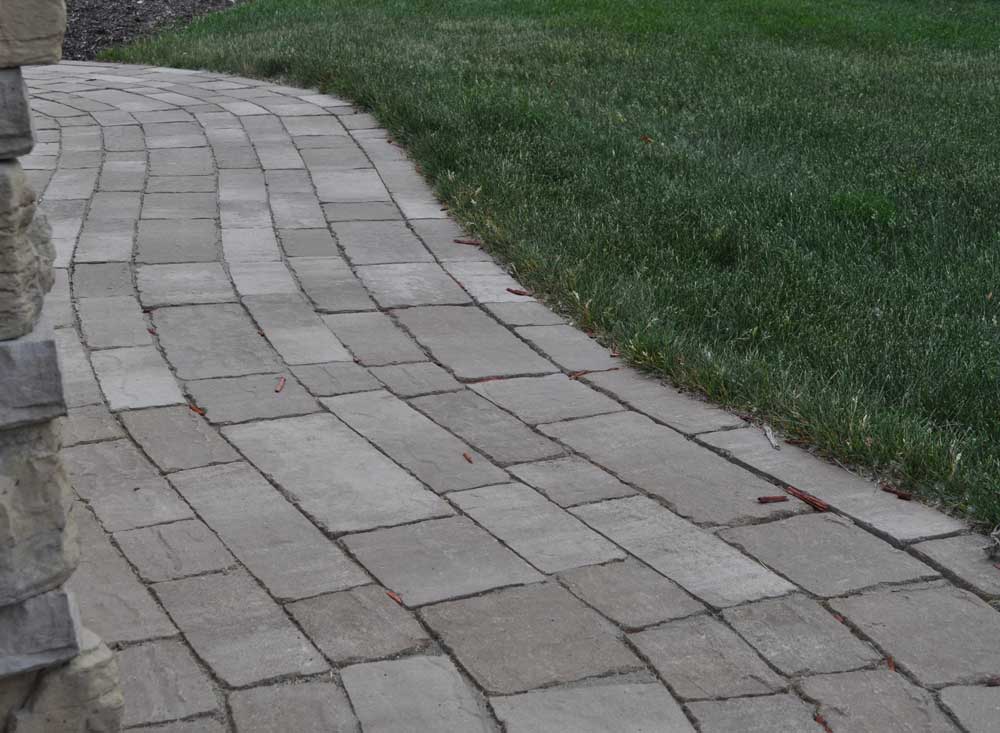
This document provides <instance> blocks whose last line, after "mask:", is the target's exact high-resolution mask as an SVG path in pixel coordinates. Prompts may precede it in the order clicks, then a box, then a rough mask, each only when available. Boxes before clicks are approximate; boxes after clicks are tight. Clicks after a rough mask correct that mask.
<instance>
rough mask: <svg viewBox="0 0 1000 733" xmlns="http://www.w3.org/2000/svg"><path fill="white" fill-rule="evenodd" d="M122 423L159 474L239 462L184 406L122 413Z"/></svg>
mask: <svg viewBox="0 0 1000 733" xmlns="http://www.w3.org/2000/svg"><path fill="white" fill-rule="evenodd" d="M121 419H122V422H124V423H125V427H126V429H127V430H128V431H129V434H130V435H131V436H132V438H133V439H134V440H135V441H136V442H137V443H139V445H141V446H142V449H143V450H144V451H145V452H146V454H147V455H148V456H149V457H150V458H152V459H153V462H154V463H156V465H157V466H159V467H160V469H161V470H162V471H168V472H169V471H179V470H181V469H184V468H197V467H198V466H207V465H209V464H210V463H228V462H229V461H235V460H239V455H238V454H237V453H236V451H234V450H233V449H232V448H231V447H230V446H229V444H228V443H226V441H224V440H223V439H222V438H221V437H219V434H218V433H216V432H215V431H214V430H212V429H211V428H210V427H209V426H208V425H206V424H205V421H204V420H203V419H202V418H200V417H198V415H196V414H195V413H194V412H192V411H191V409H190V408H188V407H187V406H180V407H160V408H155V409H152V410H135V411H129V412H123V413H122V414H121Z"/></svg>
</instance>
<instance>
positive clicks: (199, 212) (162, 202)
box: [142, 193, 219, 219]
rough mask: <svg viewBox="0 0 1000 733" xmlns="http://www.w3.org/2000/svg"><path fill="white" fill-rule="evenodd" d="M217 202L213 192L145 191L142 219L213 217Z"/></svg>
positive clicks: (215, 212)
mask: <svg viewBox="0 0 1000 733" xmlns="http://www.w3.org/2000/svg"><path fill="white" fill-rule="evenodd" d="M218 207H219V203H218V201H217V200H216V197H215V194H214V193H147V194H146V196H145V197H144V198H143V200H142V218H143V219H214V218H215V217H216V216H218Z"/></svg>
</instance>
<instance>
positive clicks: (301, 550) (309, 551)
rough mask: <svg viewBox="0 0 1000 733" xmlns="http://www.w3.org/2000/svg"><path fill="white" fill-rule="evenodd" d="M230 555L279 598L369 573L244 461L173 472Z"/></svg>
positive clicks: (340, 585) (324, 589)
mask: <svg viewBox="0 0 1000 733" xmlns="http://www.w3.org/2000/svg"><path fill="white" fill-rule="evenodd" d="M170 482H171V483H172V484H173V485H174V486H175V487H176V488H177V490H178V491H179V492H180V493H181V495H182V496H184V498H185V499H187V500H188V501H189V502H190V503H191V505H192V506H193V507H194V508H195V510H196V511H197V512H198V514H199V516H201V518H202V519H203V520H204V521H205V522H206V523H207V524H208V526H209V527H211V528H212V529H213V530H214V531H215V532H217V533H218V535H219V537H220V538H221V539H222V540H223V541H224V542H225V543H226V545H227V546H228V547H229V549H230V550H232V552H233V554H235V555H236V557H238V558H239V560H240V561H241V562H242V563H243V564H244V565H245V566H246V567H247V569H248V570H250V572H252V573H253V574H254V575H255V576H256V577H257V578H258V579H260V582H261V583H263V584H264V587H266V588H267V589H268V590H269V591H270V592H271V594H272V595H274V596H275V597H277V598H280V599H296V598H304V597H308V596H313V595H318V594H320V593H330V592H332V591H339V590H344V589H346V588H351V587H354V586H356V585H361V584H363V583H366V582H368V576H367V575H365V573H364V572H363V571H362V570H361V568H359V567H358V566H357V565H356V564H355V563H354V562H352V561H351V560H350V558H348V557H347V555H345V554H344V552H343V551H342V550H341V549H340V548H339V547H337V546H336V545H335V544H334V543H333V542H331V541H330V540H329V539H327V538H326V537H324V536H323V533H322V532H320V531H319V530H318V529H317V528H316V527H315V526H313V525H312V524H311V523H310V522H309V520H308V519H306V518H305V517H304V516H302V513H301V512H299V511H298V509H296V508H295V507H294V506H293V505H292V504H291V503H290V502H289V501H288V500H287V499H285V497H283V496H282V495H281V494H280V493H278V491H277V490H275V489H274V487H272V486H271V485H270V484H269V483H268V482H267V481H266V480H265V479H264V477H263V476H261V475H260V473H258V472H257V471H255V470H254V469H253V468H252V467H251V466H249V465H247V464H246V463H230V464H226V465H224V466H209V467H207V468H199V469H193V470H191V471H183V472H181V473H175V474H173V475H171V477H170Z"/></svg>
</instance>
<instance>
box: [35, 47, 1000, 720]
mask: <svg viewBox="0 0 1000 733" xmlns="http://www.w3.org/2000/svg"><path fill="white" fill-rule="evenodd" d="M26 76H28V77H29V81H30V88H31V90H32V93H33V97H34V100H33V108H34V111H35V115H36V123H37V127H38V128H39V135H38V138H39V141H40V142H39V144H38V145H37V146H36V148H35V151H34V152H33V154H32V155H30V156H28V157H26V158H24V159H23V162H24V165H25V168H27V169H28V172H29V175H30V177H31V179H32V181H33V184H34V185H35V187H36V188H37V189H38V190H39V191H42V192H44V199H43V202H44V208H45V210H46V211H47V213H48V216H49V220H50V222H51V224H52V227H53V232H54V236H53V239H54V242H55V243H56V247H57V250H58V261H57V263H56V264H57V267H59V268H61V269H59V270H57V275H58V276H59V279H58V281H57V287H56V290H55V291H54V293H53V295H52V296H50V298H49V302H48V303H47V304H46V313H45V317H46V318H47V319H49V321H50V322H52V323H53V324H54V325H55V326H56V328H57V331H56V333H57V339H58V343H59V347H60V352H61V359H62V367H63V372H64V375H63V376H64V382H65V388H66V395H67V403H68V404H69V406H70V414H69V417H68V418H67V420H66V423H65V426H64V442H65V446H66V447H65V448H64V455H65V463H66V466H67V469H68V471H69V473H70V475H71V478H72V481H73V485H74V487H75V489H76V492H77V494H78V495H79V498H80V502H79V503H78V504H77V506H76V507H75V510H74V513H75V515H76V519H77V523H78V525H79V529H80V536H81V544H82V547H83V562H82V563H81V567H80V570H79V571H78V572H77V574H76V575H75V576H74V577H73V581H72V586H73V587H74V590H75V592H76V593H77V594H78V596H79V599H80V607H81V611H82V614H83V617H84V622H85V623H86V624H87V626H88V627H90V628H93V629H94V630H95V631H97V632H98V633H99V634H100V635H101V636H102V637H103V638H104V639H106V640H107V641H108V642H109V643H111V644H113V645H115V646H116V647H117V648H118V649H119V656H120V659H121V667H122V675H123V686H124V688H125V695H126V700H127V712H126V725H128V726H150V725H157V724H161V723H170V724H169V725H167V727H156V728H155V730H158V731H171V732H173V733H179V732H181V731H184V732H186V733H193V732H194V731H202V732H209V731H224V730H236V731H239V732H240V733H246V732H249V731H278V730H295V731H312V730H317V731H319V730H323V731H330V730H337V731H349V730H358V729H359V726H360V727H361V728H362V729H363V730H366V731H403V730H406V731H415V730H419V731H462V732H465V731H489V730H496V729H497V722H498V721H502V722H503V723H504V724H505V725H506V729H507V730H508V731H511V732H512V733H514V732H518V731H546V732H551V731H563V730H565V731H574V732H576V731H607V730H615V731H631V730H644V731H645V730H663V731H691V730H700V731H702V732H703V733H707V732H717V731H718V732H723V731H748V730H760V731H768V732H769V733H773V732H775V731H786V730H787V731H797V732H798V731H821V730H822V727H821V725H822V723H821V722H817V720H814V714H815V713H816V711H817V710H818V711H819V715H820V719H821V720H822V721H825V724H826V725H828V726H829V728H830V729H832V730H835V731H836V730H872V731H876V730H877V731H888V730H904V729H905V730H909V731H927V732H928V733H930V732H931V731H955V730H963V729H964V730H967V731H975V732H977V733H978V732H980V731H987V730H994V731H995V730H996V729H995V727H994V728H990V727H989V726H990V725H995V717H994V716H993V715H992V714H991V711H993V712H995V710H996V706H997V705H998V704H1000V702H998V700H1000V688H998V687H990V686H988V683H989V681H990V680H991V679H993V678H996V677H997V676H998V675H1000V615H998V614H997V611H996V610H995V608H993V607H991V605H990V604H989V601H990V600H994V601H995V599H996V598H997V597H998V596H1000V572H998V571H997V570H996V569H995V568H994V567H993V566H992V565H991V563H990V562H989V561H987V560H986V557H985V555H984V554H983V553H982V552H981V550H980V549H979V547H980V545H981V544H983V542H982V540H981V539H980V538H977V537H976V536H975V535H970V534H968V533H967V531H966V529H965V527H964V526H963V525H962V524H961V523H959V522H957V521H956V520H954V519H951V518H949V517H946V516H944V515H942V514H939V513H937V512H935V511H933V510H931V509H929V508H927V507H924V506H922V505H919V504H916V503H913V502H904V501H899V500H898V499H896V498H895V497H893V496H891V495H889V494H886V493H884V492H880V491H878V490H877V489H876V487H874V486H873V485H871V484H870V483H868V482H866V481H863V480H861V479H859V478H857V477H855V476H853V475H851V474H848V473H847V472H844V471H841V470H840V469H837V468H835V467H832V466H830V465H828V464H825V463H822V462H820V461H818V460H815V459H814V458H812V457H811V456H810V455H808V454H807V453H805V452H803V451H801V450H799V449H797V448H795V447H792V446H789V445H786V446H784V447H783V448H782V449H781V450H780V451H779V450H774V449H773V448H771V446H770V445H769V444H768V442H767V441H766V439H765V438H764V437H763V435H762V434H761V433H760V432H759V431H758V430H756V429H755V428H753V427H750V426H747V425H746V424H744V423H743V422H742V421H741V420H740V419H738V418H736V417H734V416H733V415H730V414H728V413H726V412H724V411H722V410H719V409H716V408H714V407H711V406H709V405H707V404H705V403H703V402H700V401H698V400H695V399H691V398H689V397H686V396H683V395H681V394H678V393H677V392H675V391H673V390H671V389H669V388H667V387H665V386H663V385H661V384H659V383H657V382H655V381H653V380H649V379H647V378H644V377H642V376H641V375H639V374H638V373H636V372H634V371H632V370H630V369H628V368H626V367H624V366H623V365H622V364H620V363H619V362H618V360H617V359H616V358H615V357H614V356H612V355H610V354H609V353H608V352H607V351H606V350H605V349H603V348H602V347H601V346H599V345H598V344H597V343H596V342H594V341H592V340H590V339H589V338H588V337H587V336H585V335H584V334H583V333H581V332H580V331H578V330H576V329H575V328H573V327H572V326H571V325H569V324H567V323H566V322H565V321H564V320H563V319H562V318H560V317H559V316H558V315H556V314H554V313H552V312H551V311H550V310H548V309H547V308H546V307H545V306H544V305H542V304H541V303H539V302H537V301H536V300H534V299H533V298H531V297H529V296H525V295H521V294H520V291H519V287H520V286H519V285H518V284H517V282H516V281H515V280H513V279H512V278H511V277H510V276H509V275H508V274H507V273H506V272H505V271H504V270H503V269H502V268H500V267H498V266H497V265H496V264H495V263H494V262H493V261H492V260H491V259H490V257H489V255H488V254H487V253H485V252H484V251H483V250H481V249H480V248H478V247H475V246H469V245H467V244H462V243H459V242H456V241H455V240H456V239H462V238H463V235H462V232H461V230H460V229H459V228H458V227H457V226H456V225H455V224H454V223H453V222H452V221H451V220H450V219H449V218H448V214H447V211H446V210H445V209H444V208H443V207H442V206H441V205H440V204H439V202H438V201H437V200H436V199H435V198H434V196H433V195H432V192H431V190H430V189H429V188H428V186H427V185H426V183H425V182H424V181H423V180H422V179H421V177H420V176H419V175H418V174H417V173H416V171H415V169H414V167H413V165H412V164H411V163H410V162H409V161H408V159H407V158H406V156H405V154H404V152H403V151H402V150H400V149H399V148H398V147H397V146H395V145H393V144H392V142H391V140H389V139H388V137H387V135H386V133H385V132H384V131H382V130H380V129H378V127H377V124H376V123H375V121H374V120H373V119H372V118H371V117H370V116H369V115H367V114H364V113H360V112H358V111H356V110H355V109H353V108H352V107H351V106H350V105H349V104H348V103H347V102H344V101H343V100H340V99H337V98H335V97H331V96H328V95H324V94H319V93H317V92H315V91H310V90H300V89H294V88H289V87H282V86H277V85H275V84H272V83H269V82H262V81H255V80H250V79H241V78H235V77H228V76H222V75H218V74H209V73H204V72H191V71H180V70H171V69H160V68H152V67H142V66H116V65H106V64H90V63H68V64H62V65H59V66H56V67H42V68H35V69H31V70H30V71H29V72H26ZM782 483H784V484H794V485H795V486H797V487H798V488H800V489H803V490H805V491H808V492H811V493H813V494H815V495H816V496H818V497H820V498H822V499H823V500H825V501H826V502H828V503H829V504H830V505H831V506H832V508H833V509H834V512H831V513H826V514H818V513H815V512H813V511H812V510H811V509H810V508H809V507H808V506H807V505H805V504H802V503H800V502H798V501H795V500H793V501H789V502H785V503H775V504H761V503H758V502H757V501H756V498H757V497H758V496H762V495H767V494H776V493H780V488H779V487H778V486H775V484H782ZM890 659H891V660H892V661H891V662H890V661H889V660H890ZM587 687H589V688H590V689H581V688H587ZM171 721H174V722H171ZM151 730H152V729H151Z"/></svg>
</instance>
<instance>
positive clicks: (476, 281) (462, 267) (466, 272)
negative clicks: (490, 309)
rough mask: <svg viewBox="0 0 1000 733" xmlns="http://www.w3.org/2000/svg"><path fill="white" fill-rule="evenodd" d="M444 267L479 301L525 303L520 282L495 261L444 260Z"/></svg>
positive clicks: (527, 298) (526, 296) (529, 298)
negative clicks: (520, 292)
mask: <svg viewBox="0 0 1000 733" xmlns="http://www.w3.org/2000/svg"><path fill="white" fill-rule="evenodd" d="M444 269H445V270H447V272H448V274H449V275H451V276H452V277H453V278H455V279H456V280H458V282H459V283H460V284H461V286H462V287H463V288H465V289H466V290H467V291H469V294H470V295H471V296H472V297H473V298H475V299H476V301H477V302H479V303H525V302H530V301H531V300H533V298H532V297H531V296H530V295H521V294H519V293H518V292H516V291H520V290H522V287H521V283H519V282H518V281H517V280H515V279H514V278H512V277H511V276H510V275H509V274H508V273H507V271H506V270H504V269H503V268H502V267H500V266H499V265H497V264H496V263H495V262H485V261H484V262H445V263H444Z"/></svg>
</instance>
